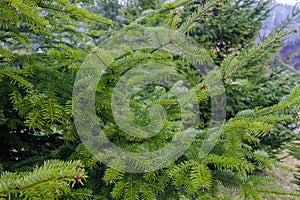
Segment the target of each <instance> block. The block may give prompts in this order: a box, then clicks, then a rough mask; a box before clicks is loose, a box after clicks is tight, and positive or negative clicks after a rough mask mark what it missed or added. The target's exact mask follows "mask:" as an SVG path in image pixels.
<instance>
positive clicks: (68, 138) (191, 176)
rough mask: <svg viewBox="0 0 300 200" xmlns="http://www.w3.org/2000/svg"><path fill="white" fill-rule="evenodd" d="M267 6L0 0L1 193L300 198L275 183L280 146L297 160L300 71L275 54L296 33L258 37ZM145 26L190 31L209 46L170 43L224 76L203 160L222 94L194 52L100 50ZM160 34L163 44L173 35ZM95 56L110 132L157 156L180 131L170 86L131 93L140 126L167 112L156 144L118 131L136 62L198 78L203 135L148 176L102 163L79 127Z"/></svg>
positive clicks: (254, 1)
mask: <svg viewBox="0 0 300 200" xmlns="http://www.w3.org/2000/svg"><path fill="white" fill-rule="evenodd" d="M269 3H270V2H268V1H264V2H262V1H258V0H238V1H235V0H224V1H220V0H201V1H191V0H182V1H175V2H171V3H170V2H169V3H164V2H162V1H126V3H125V5H121V4H118V2H117V1H114V0H113V1H105V0H101V1H82V2H81V1H68V0H54V1H53V0H51V1H47V0H34V1H33V0H28V1H22V0H3V1H1V2H0V41H1V47H0V54H1V55H0V85H1V87H0V91H1V96H0V99H1V102H0V138H1V140H0V145H1V148H0V150H1V159H0V163H1V170H2V171H3V173H2V175H1V177H0V198H2V199H232V198H238V199H262V198H264V197H268V196H283V197H286V196H288V195H290V196H289V198H297V197H299V196H300V193H299V192H298V191H289V190H285V189H283V188H276V187H275V186H274V187H273V186H272V185H273V183H275V182H276V178H275V177H274V176H273V175H272V173H270V171H269V169H270V170H272V169H274V168H280V167H281V168H285V166H284V164H283V163H281V162H280V161H279V160H277V159H276V157H275V156H274V155H273V154H274V151H277V152H279V153H280V152H282V151H281V149H282V148H284V147H286V146H288V147H289V148H290V150H291V152H292V153H293V154H294V156H295V157H298V158H299V155H298V154H299V153H298V152H299V149H297V142H295V141H294V140H295V135H293V132H292V131H294V130H295V129H297V120H298V121H299V115H298V112H299V110H300V98H299V95H300V86H299V80H298V75H299V74H297V73H296V72H293V71H290V70H287V69H286V68H285V67H284V66H283V63H281V62H279V61H278V60H276V59H275V58H274V54H275V53H276V52H277V50H278V49H279V48H280V45H281V44H282V39H284V38H285V37H286V36H287V35H290V34H293V32H294V31H295V30H292V29H288V30H284V29H278V30H274V32H273V34H271V35H269V36H268V37H266V38H261V41H260V43H255V38H256V37H257V36H258V34H259V30H260V27H261V25H262V21H263V20H264V19H266V17H267V16H268V13H269V6H268V5H269ZM115 4H118V5H117V6H116V7H114V6H112V5H115ZM145 27H156V28H158V27H160V28H167V29H170V30H176V31H177V32H178V33H180V34H181V35H183V36H189V37H192V38H193V39H194V40H195V41H196V42H197V43H198V44H199V45H201V46H202V47H203V48H195V49H193V48H192V47H191V46H187V45H186V44H185V43H181V41H176V40H175V41H173V40H172V43H174V44H180V51H181V52H196V53H197V54H199V55H201V54H200V53H205V54H206V53H207V54H208V55H209V56H210V57H211V58H212V60H213V62H214V63H215V64H216V68H217V69H218V70H219V71H220V72H221V81H222V83H223V84H224V85H225V88H226V95H227V116H226V120H225V121H224V124H223V129H222V131H221V133H220V136H219V137H218V140H217V141H215V146H214V148H213V149H212V150H211V151H210V152H209V154H208V155H206V156H205V157H203V156H201V151H202V149H201V145H202V144H203V141H204V135H203V133H205V131H207V130H208V128H209V124H210V119H211V105H212V102H211V98H210V93H213V92H212V91H209V88H208V87H207V85H206V82H205V77H204V76H203V73H199V71H197V69H196V67H195V61H194V58H192V57H189V56H178V55H175V54H174V53H172V51H169V52H167V51H163V48H153V49H151V48H146V49H145V48H142V47H143V46H142V45H141V46H140V47H139V48H138V49H130V48H129V47H128V46H119V47H118V48H119V49H118V54H117V55H116V54H114V53H115V52H113V51H109V50H105V49H104V48H108V49H109V48H111V47H110V46H109V45H107V46H105V47H104V46H101V44H103V41H105V40H107V39H108V40H109V39H111V38H114V37H119V36H120V38H121V37H122V36H123V35H126V33H128V32H130V31H132V30H134V31H136V33H137V34H140V35H141V34H143V32H142V31H141V30H148V29H144V28H145ZM149 30H150V29H149ZM154 30H156V29H154ZM145 35H146V33H145ZM161 37H162V38H161V40H162V41H165V39H166V40H167V39H169V38H168V37H167V35H165V36H163V35H162V36H161ZM176 42H178V43H176ZM98 44H100V46H99V48H96V49H95V47H96V46H97V45H98ZM114 48H115V47H114ZM197 54H195V55H197ZM88 55H89V56H90V55H94V56H99V57H101V58H105V60H110V64H109V66H108V69H107V70H106V71H105V73H104V74H103V77H102V79H101V80H100V81H99V83H98V85H97V92H96V105H95V108H96V113H97V115H98V117H99V119H100V120H101V127H102V128H103V130H105V133H106V135H107V137H108V138H109V139H110V140H111V141H112V142H114V143H115V144H117V145H118V146H120V147H122V148H124V149H126V150H129V151H132V152H141V153H143V152H144V151H146V152H151V151H155V150H157V148H159V147H162V146H165V145H166V144H168V142H169V141H170V139H171V138H172V137H173V136H174V135H176V134H178V132H179V131H178V130H179V129H178V121H180V120H181V116H180V114H181V111H180V109H179V104H178V101H177V99H176V97H174V96H173V95H172V93H171V92H172V90H166V89H164V88H163V87H161V86H160V87H157V86H155V85H151V84H149V85H145V86H144V88H143V90H142V91H140V92H138V93H137V94H135V95H134V97H132V98H130V104H129V105H130V109H131V111H132V119H133V121H134V122H135V123H136V124H138V125H139V126H145V125H147V124H149V121H150V118H151V116H149V114H148V113H149V107H150V106H151V105H160V106H162V107H163V108H165V110H166V113H167V117H166V119H165V120H166V121H165V122H164V125H163V128H162V130H161V132H159V133H158V134H157V135H155V136H153V137H152V138H150V139H143V138H140V137H136V136H132V135H128V134H127V133H126V132H124V131H123V130H122V129H121V128H120V127H118V126H117V124H116V120H115V119H114V115H113V112H112V108H111V95H112V92H113V88H114V87H115V86H116V84H117V83H118V81H120V79H121V77H122V76H124V74H125V73H126V72H128V71H130V70H131V69H134V68H137V66H142V65H151V66H169V67H170V68H172V69H174V70H176V71H177V72H179V73H180V74H181V75H183V76H184V77H185V78H186V79H187V80H188V81H189V83H190V85H191V88H192V90H193V91H195V92H196V95H197V103H198V104H199V108H200V121H199V123H198V124H197V126H195V127H194V129H195V130H196V131H197V132H198V133H199V134H197V136H196V137H195V140H194V141H193V143H192V145H191V146H190V147H189V149H188V150H187V151H186V152H185V153H184V154H183V155H182V156H181V157H179V158H178V159H177V160H176V161H175V162H174V163H172V164H169V165H168V166H166V167H164V168H162V169H158V170H155V171H151V172H145V173H139V174H133V173H127V172H123V170H120V168H122V165H121V166H118V169H119V170H117V169H115V168H113V167H107V166H105V165H104V164H103V163H102V162H101V161H102V160H101V158H99V157H96V156H94V155H91V153H90V152H89V151H88V150H87V149H86V147H85V146H84V145H83V144H82V143H81V140H80V138H79V136H78V134H77V131H76V128H75V125H74V122H73V116H72V114H74V110H72V90H73V85H74V81H75V78H76V74H77V72H78V70H79V68H80V66H81V64H82V63H84V59H85V58H86V57H87V56H88ZM179 55H180V54H179ZM199 57H200V59H202V60H200V61H201V62H206V61H207V60H205V57H201V56H199ZM271 61H273V62H271ZM201 74H202V75H201ZM152 76H155V74H152ZM87 78H88V77H87ZM86 81H87V83H88V82H89V80H88V79H87V80H86ZM73 103H74V102H73ZM89 123H91V124H92V125H93V122H89ZM291 124H294V126H293V127H292V126H291ZM291 127H292V128H291ZM141 133H142V131H141ZM291 141H292V142H291ZM98 142H100V141H98ZM285 145H286V146H285ZM102 159H103V158H102ZM119 163H122V162H118V164H119ZM136 165H138V167H141V168H142V167H143V164H140V165H139V163H137V164H136ZM233 191H234V192H233Z"/></svg>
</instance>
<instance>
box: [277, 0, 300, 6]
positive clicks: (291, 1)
mask: <svg viewBox="0 0 300 200" xmlns="http://www.w3.org/2000/svg"><path fill="white" fill-rule="evenodd" d="M276 2H278V3H282V4H289V5H295V4H296V3H297V2H298V3H299V0H276Z"/></svg>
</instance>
